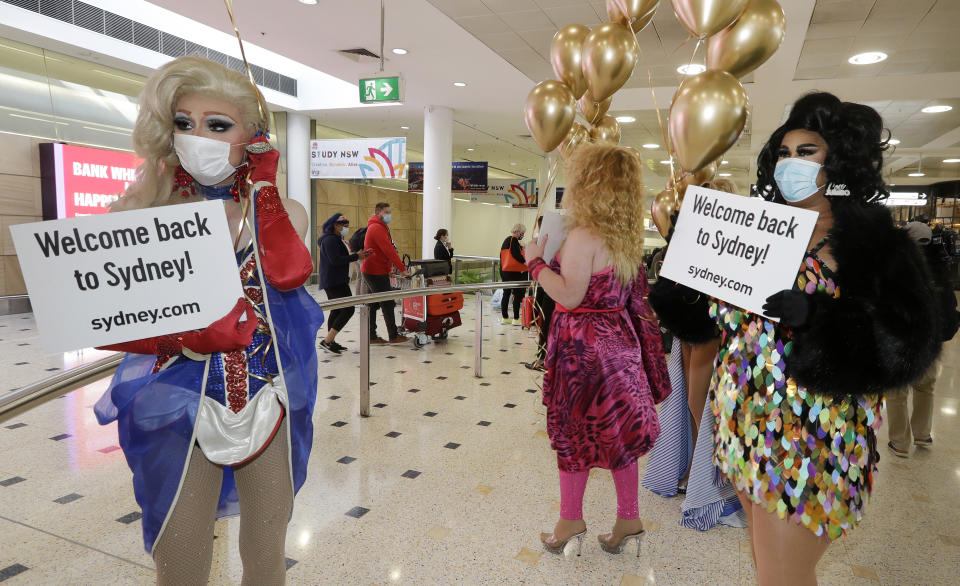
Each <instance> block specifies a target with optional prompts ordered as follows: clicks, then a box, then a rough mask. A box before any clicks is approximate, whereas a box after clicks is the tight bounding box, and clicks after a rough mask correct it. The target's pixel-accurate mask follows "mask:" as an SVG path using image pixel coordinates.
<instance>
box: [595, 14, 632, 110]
mask: <svg viewBox="0 0 960 586" xmlns="http://www.w3.org/2000/svg"><path fill="white" fill-rule="evenodd" d="M639 58H640V45H639V44H637V38H636V37H635V36H633V31H631V30H630V28H629V27H627V26H626V25H623V24H620V23H617V22H608V23H606V24H602V25H600V26H598V27H597V28H595V29H593V30H592V31H590V34H589V35H587V39H586V40H585V41H584V42H583V75H584V77H586V78H587V85H588V87H589V88H590V89H589V91H590V94H591V95H592V96H593V98H594V100H596V101H603V100H606V99H607V98H609V97H610V96H612V95H613V94H614V93H615V92H616V91H617V90H618V89H620V88H621V87H623V84H625V83H626V82H627V80H628V79H630V76H631V75H632V74H633V68H634V67H636V65H637V60H638V59H639Z"/></svg>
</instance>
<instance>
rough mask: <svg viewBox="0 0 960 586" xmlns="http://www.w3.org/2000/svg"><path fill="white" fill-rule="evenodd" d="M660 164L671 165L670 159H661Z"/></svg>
mask: <svg viewBox="0 0 960 586" xmlns="http://www.w3.org/2000/svg"><path fill="white" fill-rule="evenodd" d="M660 164H661V165H669V164H670V161H660Z"/></svg>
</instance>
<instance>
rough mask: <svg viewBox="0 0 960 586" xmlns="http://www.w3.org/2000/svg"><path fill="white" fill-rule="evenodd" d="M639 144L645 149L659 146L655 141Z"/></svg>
mask: <svg viewBox="0 0 960 586" xmlns="http://www.w3.org/2000/svg"><path fill="white" fill-rule="evenodd" d="M640 146H642V147H643V148H645V149H658V148H660V145H658V144H657V143H655V142H648V143H646V144H642V145H640Z"/></svg>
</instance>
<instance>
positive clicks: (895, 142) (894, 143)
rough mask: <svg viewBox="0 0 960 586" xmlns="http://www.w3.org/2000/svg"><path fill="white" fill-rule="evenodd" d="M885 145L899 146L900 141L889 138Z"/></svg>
mask: <svg viewBox="0 0 960 586" xmlns="http://www.w3.org/2000/svg"><path fill="white" fill-rule="evenodd" d="M887 144H892V145H898V144H900V141H899V140H898V139H896V138H891V139H890V140H888V141H887Z"/></svg>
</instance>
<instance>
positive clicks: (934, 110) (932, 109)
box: [920, 106, 953, 114]
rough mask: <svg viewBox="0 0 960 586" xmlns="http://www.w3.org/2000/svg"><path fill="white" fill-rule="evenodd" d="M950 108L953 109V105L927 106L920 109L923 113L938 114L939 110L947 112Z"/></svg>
mask: <svg viewBox="0 0 960 586" xmlns="http://www.w3.org/2000/svg"><path fill="white" fill-rule="evenodd" d="M950 110H953V106H927V107H926V108H924V109H923V110H920V111H921V112H923V113H924V114H939V113H940V112H949V111H950Z"/></svg>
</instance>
